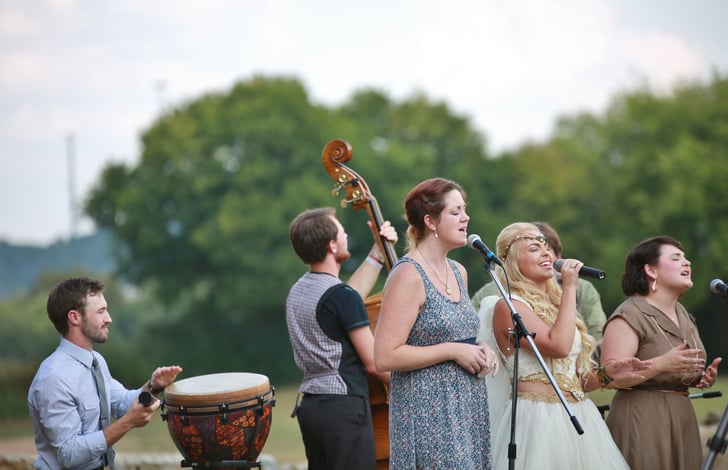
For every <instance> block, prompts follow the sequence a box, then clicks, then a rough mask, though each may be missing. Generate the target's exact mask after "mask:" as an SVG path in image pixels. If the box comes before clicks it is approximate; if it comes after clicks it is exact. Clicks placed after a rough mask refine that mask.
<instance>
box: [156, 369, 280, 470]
mask: <svg viewBox="0 0 728 470" xmlns="http://www.w3.org/2000/svg"><path fill="white" fill-rule="evenodd" d="M274 405H275V390H274V388H273V387H271V385H270V383H269V381H268V378H267V377H266V376H265V375H261V374H251V373H246V372H236V373H223V374H209V375H201V376H197V377H190V378H188V379H183V380H179V381H177V382H175V383H173V384H171V385H170V386H168V387H167V388H166V389H165V390H164V400H163V402H162V419H163V420H166V421H167V428H168V429H169V434H170V436H172V440H173V441H174V444H175V445H176V446H177V449H178V450H179V451H180V453H182V455H183V456H184V457H185V459H186V460H185V461H183V462H182V465H183V466H194V465H193V464H205V466H224V465H220V464H223V463H228V464H229V466H231V467H236V466H244V465H235V464H236V463H243V464H244V463H245V462H255V460H256V459H257V458H258V455H260V452H261V450H263V445H264V444H265V441H266V439H267V438H268V433H269V432H270V426H271V419H272V415H271V408H272V407H273V406H274ZM211 464H212V465H211Z"/></svg>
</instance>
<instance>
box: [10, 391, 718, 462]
mask: <svg viewBox="0 0 728 470" xmlns="http://www.w3.org/2000/svg"><path fill="white" fill-rule="evenodd" d="M710 390H711V391H723V392H724V396H722V397H719V398H710V399H694V400H693V405H694V406H695V410H696V414H697V415H698V420H699V422H700V423H701V424H702V423H704V422H705V420H706V418H708V419H711V417H712V419H713V420H714V421H716V420H719V419H720V418H721V417H722V415H723V412H724V409H725V408H726V403H728V377H720V378H719V380H718V382H717V383H716V385H715V386H714V387H713V388H711V389H710ZM694 392H697V390H694ZM611 395H612V392H610V391H597V392H592V393H591V394H590V398H591V399H592V401H594V403H595V404H597V405H604V404H608V403H609V401H610V399H611ZM275 397H276V404H275V406H274V407H273V412H272V414H273V418H272V425H271V431H270V435H269V436H268V440H267V441H266V444H265V447H264V448H263V453H265V454H270V455H272V456H273V457H274V458H275V459H276V461H277V462H278V463H280V464H286V463H287V464H294V463H299V462H303V461H305V460H306V457H305V453H304V450H303V443H302V442H301V435H300V432H299V430H298V424H297V422H296V420H295V419H293V418H291V417H290V414H291V410H292V409H293V405H294V403H295V401H296V387H294V386H289V387H282V388H276V393H275ZM715 424H717V423H714V424H713V426H715ZM711 432H714V431H711ZM18 437H27V438H28V441H29V445H30V448H31V449H32V440H33V430H32V426H31V424H30V421H29V420H28V419H27V418H26V419H22V418H21V419H13V420H6V421H0V440H3V439H10V438H18ZM114 447H115V449H116V450H117V452H152V453H154V452H161V453H170V452H177V450H176V448H175V446H174V443H173V442H172V439H171V437H170V435H169V432H168V430H167V424H166V422H163V421H162V419H161V417H158V418H155V419H154V420H153V421H152V422H151V423H150V424H149V425H148V426H146V427H144V428H140V429H134V430H132V431H131V432H130V433H129V434H127V435H126V437H125V438H124V439H122V440H121V441H120V442H119V443H118V444H117V445H115V446H114ZM721 460H724V459H723V458H721ZM714 468H718V467H717V466H716V467H714ZM721 468H722V467H721Z"/></svg>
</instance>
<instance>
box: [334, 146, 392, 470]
mask: <svg viewBox="0 0 728 470" xmlns="http://www.w3.org/2000/svg"><path fill="white" fill-rule="evenodd" d="M352 155H353V151H352V148H351V145H350V144H349V142H347V141H345V140H338V139H337V140H332V141H330V142H329V143H327V144H326V146H325V147H324V150H323V155H322V161H323V164H324V168H326V171H328V173H329V175H331V177H332V178H333V179H334V181H335V183H334V189H333V190H332V192H331V195H332V196H334V197H337V196H339V194H340V193H341V191H345V192H346V195H345V196H344V198H343V199H342V200H341V206H342V207H347V206H350V207H351V208H353V209H354V210H359V209H366V211H367V213H368V214H369V217H370V219H371V221H372V232H373V233H374V239H375V240H376V242H377V244H378V245H379V248H380V250H381V252H382V253H383V254H384V260H383V262H384V267H385V269H386V270H387V272H389V271H391V270H392V266H394V263H395V262H396V261H397V254H396V253H395V251H394V246H393V245H392V242H390V241H389V240H387V239H385V238H384V237H382V236H381V235H380V234H379V231H380V229H381V227H382V224H383V223H384V219H383V218H382V214H381V211H380V210H379V204H378V203H377V200H376V198H375V197H374V195H373V194H372V193H371V191H369V187H368V186H367V184H366V182H365V181H364V179H363V178H362V177H361V176H359V175H358V174H357V173H356V172H354V171H353V170H352V169H351V168H349V167H347V166H346V165H344V163H346V162H348V161H349V160H351V157H352ZM381 303H382V293H381V292H378V293H376V294H373V295H371V296H369V297H367V298H366V299H364V304H365V305H366V307H367V313H368V314H369V323H370V326H371V329H372V332H373V331H374V330H375V329H376V327H377V320H378V319H379V309H380V306H381ZM369 401H370V406H371V408H372V421H373V425H374V440H375V444H376V453H377V469H388V468H389V404H388V397H387V389H386V388H385V385H384V384H383V383H382V382H380V381H379V380H377V379H375V378H373V377H369Z"/></svg>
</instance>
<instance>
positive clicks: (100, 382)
mask: <svg viewBox="0 0 728 470" xmlns="http://www.w3.org/2000/svg"><path fill="white" fill-rule="evenodd" d="M91 371H92V372H93V374H94V380H95V381H96V389H97V390H98V392H99V399H100V400H101V416H100V418H99V421H100V422H101V429H103V428H105V427H106V426H108V425H109V423H110V421H109V401H108V400H107V398H106V385H105V383H104V376H103V374H102V373H101V368H100V367H99V362H98V361H97V360H96V356H94V360H93V362H91ZM105 460H106V464H107V465H108V466H109V467H110V468H111V469H112V470H113V468H114V451H113V450H112V449H111V447H109V448H107V449H106V456H105Z"/></svg>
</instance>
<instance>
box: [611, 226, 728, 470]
mask: <svg viewBox="0 0 728 470" xmlns="http://www.w3.org/2000/svg"><path fill="white" fill-rule="evenodd" d="M690 275H691V267H690V261H689V260H688V259H687V258H686V257H685V253H684V251H683V248H682V245H681V244H680V242H678V241H677V240H675V239H673V238H670V237H667V236H658V237H653V238H649V239H646V240H644V241H642V242H640V243H639V244H637V246H635V247H634V248H633V249H632V250H631V251H630V252H629V254H628V255H627V259H626V261H625V263H624V273H622V291H623V293H624V295H626V296H627V297H628V298H627V300H625V301H624V302H623V303H622V304H621V305H620V306H619V307H617V309H616V310H615V311H614V313H613V314H612V316H611V317H610V318H609V319H608V320H607V325H606V326H605V330H604V340H603V344H602V354H601V360H602V364H607V363H608V362H609V361H614V360H617V359H621V358H624V357H631V356H636V357H638V358H639V359H642V360H647V359H653V360H652V361H651V363H652V365H651V367H650V369H649V370H647V371H642V375H643V376H644V379H632V380H631V381H623V382H621V383H620V386H621V387H623V388H624V389H621V390H619V391H617V392H616V393H615V395H614V398H613V399H612V403H611V407H610V411H609V414H608V415H607V425H608V427H609V430H610V431H611V433H612V437H613V438H614V441H615V442H616V443H617V446H618V447H619V448H620V450H621V451H622V454H623V455H624V457H625V459H627V462H628V463H629V464H630V467H631V468H632V469H633V470H641V469H655V468H670V469H673V470H696V469H698V468H700V465H701V463H702V461H703V451H702V447H703V443H702V442H701V438H700V433H699V430H698V422H697V418H696V416H695V411H694V409H693V406H692V404H691V403H690V398H688V389H689V388H690V387H697V388H708V387H710V386H712V385H713V383H714V382H715V378H716V375H717V373H718V364H719V363H720V361H721V358H716V359H714V360H713V361H712V362H711V363H710V365H709V366H708V367H707V368H705V358H706V354H705V348H704V346H703V343H702V341H701V340H700V336H699V334H698V330H697V327H696V325H695V319H694V318H693V316H692V315H690V314H689V313H688V312H687V311H686V310H685V307H683V306H682V304H681V303H680V302H678V299H679V298H680V296H681V295H682V294H684V293H685V292H686V291H687V290H688V289H690V288H691V287H692V286H693V281H692V279H691V277H690Z"/></svg>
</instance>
